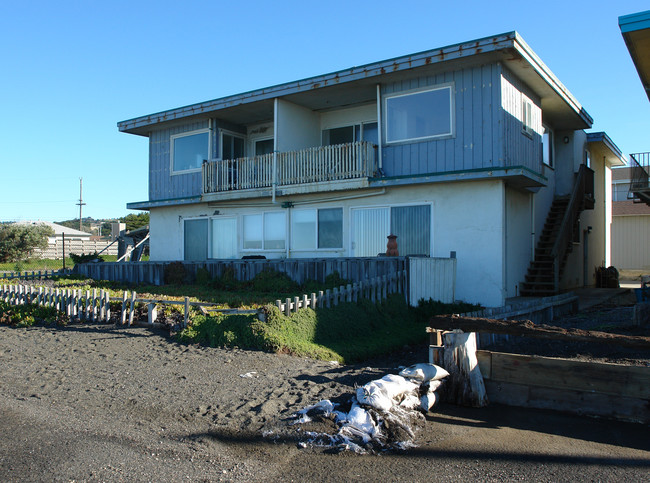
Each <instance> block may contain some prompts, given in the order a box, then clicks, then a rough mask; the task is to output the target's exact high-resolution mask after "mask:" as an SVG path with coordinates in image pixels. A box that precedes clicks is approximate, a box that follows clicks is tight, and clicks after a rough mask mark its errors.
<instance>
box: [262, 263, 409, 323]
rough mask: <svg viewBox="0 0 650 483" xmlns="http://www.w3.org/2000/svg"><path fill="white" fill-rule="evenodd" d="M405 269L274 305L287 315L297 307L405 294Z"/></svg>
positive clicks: (373, 300) (375, 300)
mask: <svg viewBox="0 0 650 483" xmlns="http://www.w3.org/2000/svg"><path fill="white" fill-rule="evenodd" d="M406 282H407V271H406V270H400V271H398V272H394V273H391V274H389V275H382V276H380V277H374V278H371V279H369V280H363V281H360V282H354V283H351V284H347V285H341V286H340V287H338V288H334V289H332V290H330V289H327V290H325V291H322V290H320V291H319V292H318V294H316V293H314V292H312V293H311V294H310V295H307V294H303V295H302V297H294V298H293V300H292V299H290V298H287V299H286V300H285V301H284V303H282V301H281V300H276V301H275V305H276V306H277V307H278V309H280V311H281V312H284V314H285V315H287V316H289V315H291V313H292V312H293V313H295V312H296V311H298V310H299V309H304V308H307V307H311V308H312V309H316V308H317V307H325V308H330V307H332V306H336V305H338V304H340V303H344V302H356V301H358V300H359V299H360V298H366V299H369V300H370V301H371V302H379V301H381V300H385V299H386V298H387V297H388V296H389V295H390V294H393V293H401V294H405V296H406V297H407V299H408V295H407V294H406Z"/></svg>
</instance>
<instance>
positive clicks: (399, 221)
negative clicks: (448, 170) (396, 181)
mask: <svg viewBox="0 0 650 483" xmlns="http://www.w3.org/2000/svg"><path fill="white" fill-rule="evenodd" d="M352 231H353V233H352V237H353V238H352V251H353V255H354V256H355V257H373V256H376V255H377V254H379V253H385V252H386V243H387V241H388V240H387V238H386V237H387V236H388V235H390V234H391V233H392V234H393V235H397V249H398V251H399V254H400V255H426V256H429V255H431V205H412V206H393V207H376V208H359V209H354V210H352Z"/></svg>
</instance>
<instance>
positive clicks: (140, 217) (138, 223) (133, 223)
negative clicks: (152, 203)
mask: <svg viewBox="0 0 650 483" xmlns="http://www.w3.org/2000/svg"><path fill="white" fill-rule="evenodd" d="M120 222H122V223H126V231H132V230H137V229H138V228H142V227H143V226H147V225H148V224H149V213H138V214H137V215H136V214H130V215H126V216H124V217H122V218H120Z"/></svg>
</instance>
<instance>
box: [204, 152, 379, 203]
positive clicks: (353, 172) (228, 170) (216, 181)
mask: <svg viewBox="0 0 650 483" xmlns="http://www.w3.org/2000/svg"><path fill="white" fill-rule="evenodd" d="M375 151H376V146H375V145H374V144H372V143H370V142H367V141H357V142H352V143H346V144H337V145H333V146H316V147H311V148H307V149H301V150H297V151H288V152H276V153H269V154H263V155H259V156H252V157H244V158H238V159H223V160H220V159H218V160H213V161H206V162H204V163H203V166H202V179H203V188H202V189H203V195H209V194H222V193H226V192H235V191H242V190H262V191H267V190H268V189H272V190H274V191H275V190H278V191H281V192H283V193H285V194H286V193H288V192H291V193H301V192H302V193H305V192H315V191H324V190H327V191H330V190H335V189H350V188H354V187H361V186H364V185H366V186H367V183H368V178H370V177H373V176H375V175H376V172H377V163H376V156H375ZM336 185H339V186H340V188H337V187H336Z"/></svg>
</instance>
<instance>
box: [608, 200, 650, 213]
mask: <svg viewBox="0 0 650 483" xmlns="http://www.w3.org/2000/svg"><path fill="white" fill-rule="evenodd" d="M635 215H650V206H648V205H646V204H645V203H635V202H634V201H632V200H625V201H613V202H612V216H635Z"/></svg>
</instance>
